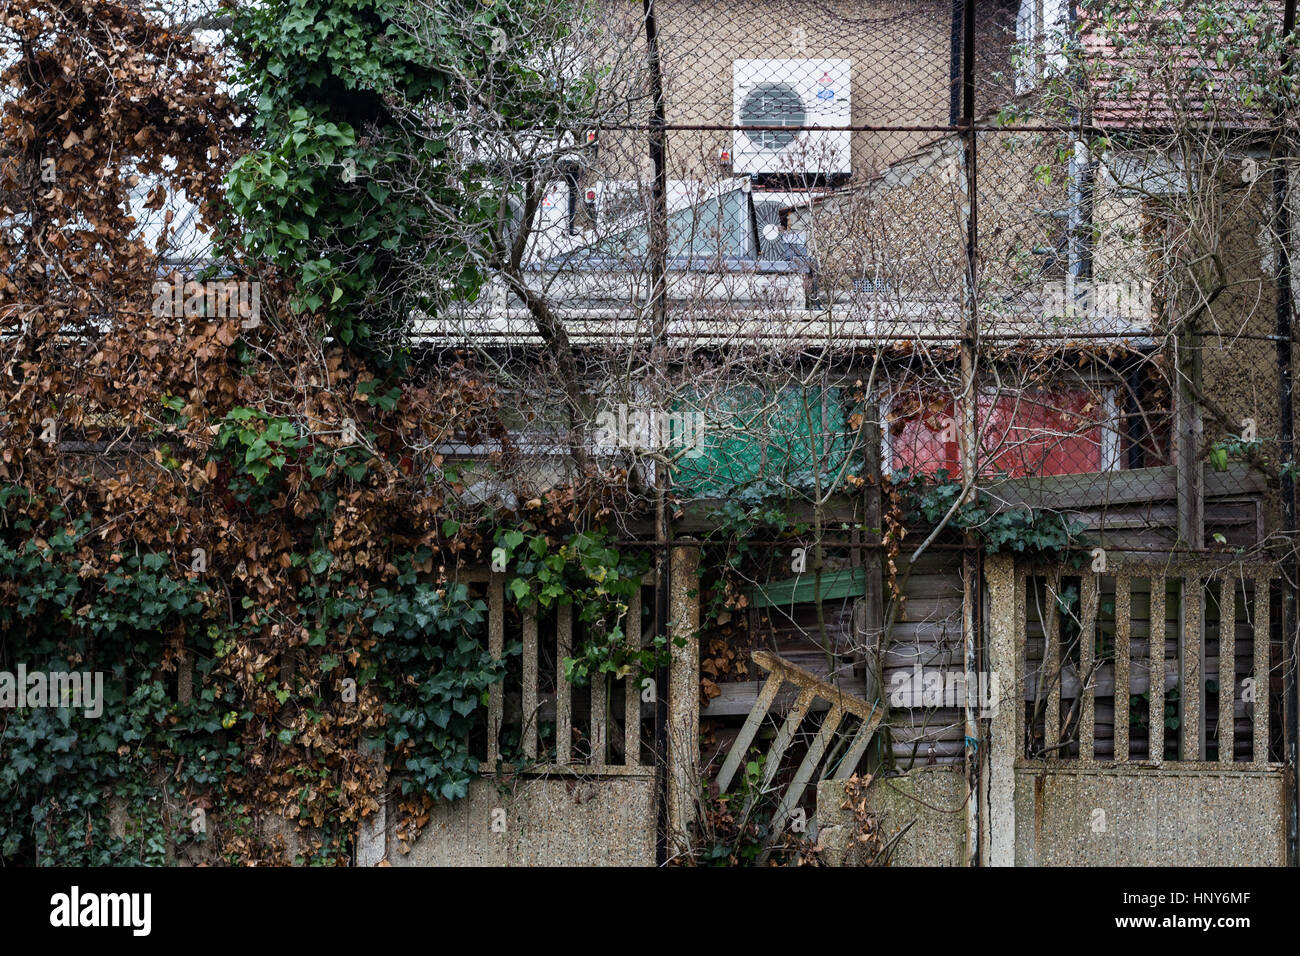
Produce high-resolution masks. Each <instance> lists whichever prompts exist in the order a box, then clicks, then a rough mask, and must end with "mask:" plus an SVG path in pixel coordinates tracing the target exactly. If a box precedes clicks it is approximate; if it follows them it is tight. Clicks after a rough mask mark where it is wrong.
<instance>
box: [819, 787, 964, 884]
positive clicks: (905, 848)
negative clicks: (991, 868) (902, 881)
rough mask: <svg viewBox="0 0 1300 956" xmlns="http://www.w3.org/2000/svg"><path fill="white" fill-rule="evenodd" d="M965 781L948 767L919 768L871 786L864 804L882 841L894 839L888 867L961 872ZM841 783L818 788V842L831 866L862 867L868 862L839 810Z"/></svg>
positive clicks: (848, 818)
mask: <svg viewBox="0 0 1300 956" xmlns="http://www.w3.org/2000/svg"><path fill="white" fill-rule="evenodd" d="M966 792H967V786H966V778H965V777H964V776H962V774H961V773H960V772H958V771H956V770H953V769H952V768H949V767H923V768H917V769H915V770H911V771H909V772H908V773H905V774H903V775H901V776H897V777H881V778H877V779H874V780H872V781H871V784H870V786H868V787H867V791H866V793H865V795H864V796H865V798H866V802H867V809H868V811H870V812H872V813H874V814H876V820H877V823H878V825H879V827H880V835H881V839H882V840H883V841H885V842H888V841H890V840H891V839H893V838H894V837H896V836H897V835H898V834H899V832H900V831H901V830H902V829H903V828H904V827H907V825H908V824H909V823H910V824H911V827H910V828H908V829H907V832H906V833H904V834H903V835H902V836H901V837H899V838H898V842H897V843H896V844H895V845H894V848H893V850H892V852H891V855H890V865H891V866H963V865H964V862H963V861H964V859H965V851H966V813H965V812H964V809H963V808H964V807H965V804H966ZM844 802H845V797H844V782H843V781H841V780H823V781H821V783H820V784H818V786H817V820H818V824H819V828H818V833H817V839H818V842H819V843H820V844H821V845H822V859H823V861H824V862H825V863H827V864H828V865H830V866H863V865H866V864H867V863H869V862H870V860H864V859H862V854H861V852H859V851H856V850H855V849H854V846H853V837H854V831H853V826H852V822H851V821H852V817H851V815H850V813H849V811H847V810H845V809H844V807H843V805H844Z"/></svg>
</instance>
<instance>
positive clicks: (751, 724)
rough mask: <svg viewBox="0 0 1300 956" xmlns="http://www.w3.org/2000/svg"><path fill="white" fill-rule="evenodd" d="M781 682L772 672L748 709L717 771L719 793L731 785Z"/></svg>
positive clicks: (779, 677)
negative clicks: (720, 767) (738, 732)
mask: <svg viewBox="0 0 1300 956" xmlns="http://www.w3.org/2000/svg"><path fill="white" fill-rule="evenodd" d="M781 683H782V678H781V675H780V674H778V673H775V672H773V673H772V674H771V675H770V676H769V677H768V679H767V683H766V684H764V685H763V690H762V692H761V693H760V694H759V695H758V700H757V701H756V702H755V703H754V707H753V709H751V710H750V712H749V716H748V717H747V718H745V724H744V726H743V727H741V728H740V735H739V736H738V737H736V742H735V743H734V744H732V745H731V750H730V751H728V753H727V759H726V760H724V761H723V763H722V769H721V770H719V771H718V778H717V783H718V792H719V793H726V792H727V788H728V787H729V786H731V779H732V777H734V776H735V775H736V770H737V769H738V768H739V767H740V762H741V761H742V760H744V759H745V753H746V752H747V751H748V750H749V745H750V744H751V743H753V742H754V736H755V735H756V734H757V733H758V728H759V727H761V726H762V724H763V718H764V717H766V716H767V710H768V708H769V707H771V706H772V701H773V699H775V697H776V692H777V691H778V690H780V689H781Z"/></svg>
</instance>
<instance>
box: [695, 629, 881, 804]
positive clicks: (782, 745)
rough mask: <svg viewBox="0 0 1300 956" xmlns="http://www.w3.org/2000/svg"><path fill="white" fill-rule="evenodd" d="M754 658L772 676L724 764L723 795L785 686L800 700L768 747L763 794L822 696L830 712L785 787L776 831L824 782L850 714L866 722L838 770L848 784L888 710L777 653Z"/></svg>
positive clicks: (720, 781)
mask: <svg viewBox="0 0 1300 956" xmlns="http://www.w3.org/2000/svg"><path fill="white" fill-rule="evenodd" d="M751 656H752V657H753V660H754V663H756V664H757V665H758V666H759V667H761V668H763V669H764V670H766V671H768V672H769V676H768V678H767V681H766V682H765V683H764V685H763V689H762V691H761V692H760V693H759V696H758V700H757V701H756V702H755V704H754V708H753V709H752V710H751V711H750V712H749V716H748V717H747V718H745V724H744V726H743V727H742V728H741V730H740V735H739V736H738V737H737V738H736V740H735V742H734V743H733V744H732V745H731V750H730V751H729V752H728V754H727V759H726V760H725V761H724V762H723V764H722V769H721V770H719V771H718V777H717V785H718V792H719V793H726V792H727V789H728V788H729V787H730V786H731V782H732V780H733V779H735V776H736V771H737V770H738V769H739V768H740V765H741V763H742V762H743V761H744V760H745V755H746V753H747V752H748V751H749V745H750V744H751V743H753V741H754V738H755V737H756V736H757V734H758V731H759V728H760V727H761V726H762V724H763V721H764V720H765V719H766V717H767V714H768V711H769V709H770V708H771V707H772V703H773V701H775V700H776V695H777V692H778V691H780V689H781V685H782V684H783V683H785V682H786V681H789V682H790V683H792V684H794V685H795V686H796V687H798V688H799V696H798V698H797V699H796V700H795V702H794V705H793V706H792V707H791V708H790V710H789V711H788V712H787V713H786V715H785V720H784V722H783V723H782V724H781V729H780V730H779V731H778V732H777V735H776V739H775V740H773V741H772V746H771V747H769V748H768V751H767V755H766V759H765V761H764V767H763V782H762V788H763V790H764V791H766V790H767V789H768V788H769V787H771V786H772V782H773V780H774V779H775V778H776V775H777V772H778V770H779V769H780V767H781V758H782V757H783V756H784V755H785V752H786V750H787V749H788V748H789V746H790V743H791V741H793V740H794V736H795V733H796V732H797V731H798V730H799V725H800V724H801V723H803V720H804V718H805V717H806V716H807V715H808V712H809V709H810V708H811V707H812V704H813V701H814V700H815V699H817V698H819V697H820V698H821V699H822V700H825V701H826V702H827V703H828V704H830V710H829V711H827V713H826V716H825V717H824V718H823V719H822V723H821V727H820V729H819V730H818V732H817V736H816V738H815V739H814V740H813V742H812V744H811V745H810V746H809V748H808V752H807V753H806V754H805V755H804V758H803V761H802V762H801V763H800V764H799V767H798V769H797V770H796V771H795V773H794V777H793V779H792V780H791V781H790V784H789V785H788V786H787V787H786V789H785V793H784V794H783V795H782V797H781V801H780V803H779V804H778V805H777V808H776V811H775V812H774V813H773V815H772V828H773V830H777V829H779V828H780V827H781V825H782V824H783V823H784V821H785V820H786V819H787V818H788V817H789V816H790V814H791V812H792V811H793V810H794V808H795V807H796V806H798V804H799V800H800V798H801V797H802V796H803V792H804V790H805V789H806V788H807V786H808V784H809V783H810V782H811V781H812V780H813V778H814V775H815V774H817V775H818V777H817V779H820V774H819V771H820V770H821V768H822V763H823V758H825V757H826V756H827V755H828V754H829V753H830V752H831V746H830V745H831V742H832V741H833V740H834V738H835V734H836V731H838V730H839V726H840V724H841V722H842V721H843V720H844V717H845V716H846V715H850V714H851V715H853V716H856V717H858V718H859V719H860V720H861V721H862V723H861V725H860V726H859V727H858V730H857V732H856V733H855V734H854V735H853V738H852V740H851V742H850V743H849V746H848V750H847V751H846V752H845V754H844V756H843V758H842V759H841V760H840V762H839V764H838V766H837V768H836V770H835V773H834V779H836V780H846V779H848V778H849V777H850V776H851V775H852V774H853V771H854V770H855V769H856V768H857V766H858V763H859V762H860V761H861V759H862V756H863V754H865V753H866V750H867V745H868V744H869V743H870V742H871V738H872V736H873V735H874V734H875V732H876V728H877V727H879V726H880V720H881V718H882V717H883V716H884V708H883V707H881V706H880V705H878V704H870V703H868V702H867V701H865V700H862V699H861V698H860V697H854V696H853V695H851V694H846V693H844V692H843V691H841V690H840V689H839V688H837V687H835V686H834V685H832V684H828V683H827V682H826V681H824V680H822V679H821V678H820V677H818V676H817V675H815V674H811V673H809V672H808V671H806V670H804V669H803V668H801V667H796V666H795V665H793V664H790V663H788V662H787V661H783V660H782V659H781V658H779V657H777V656H776V655H775V654H771V653H769V652H767V651H755V652H754V653H753V654H752V655H751Z"/></svg>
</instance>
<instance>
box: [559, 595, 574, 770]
mask: <svg viewBox="0 0 1300 956" xmlns="http://www.w3.org/2000/svg"><path fill="white" fill-rule="evenodd" d="M555 654H556V656H555V661H556V667H555V669H556V675H555V688H556V697H555V760H556V763H559V764H567V763H570V762H571V761H572V760H573V717H572V707H573V689H572V688H571V687H570V685H569V681H568V678H566V677H565V676H564V659H565V658H566V657H572V656H573V605H571V604H561V605H560V607H559V609H558V610H557V612H556V615H555Z"/></svg>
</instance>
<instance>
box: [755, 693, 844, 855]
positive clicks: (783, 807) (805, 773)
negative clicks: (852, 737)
mask: <svg viewBox="0 0 1300 956" xmlns="http://www.w3.org/2000/svg"><path fill="white" fill-rule="evenodd" d="M843 719H844V709H843V708H842V707H840V705H839V704H835V705H834V706H832V707H831V709H830V711H829V713H827V714H826V716H825V718H823V720H822V726H821V729H820V730H819V731H818V732H817V736H816V737H815V738H814V739H813V742H812V745H811V746H810V747H809V748H808V752H807V753H806V754H804V758H803V760H802V761H800V763H799V769H798V770H796V771H795V772H794V778H793V779H792V780H791V781H790V786H788V787H787V788H786V790H785V794H784V795H783V796H782V797H781V802H780V804H778V806H777V808H776V812H775V813H773V814H772V829H773V830H776V829H777V828H779V827H783V826H784V825H785V821H786V818H787V817H788V816H789V815H790V811H791V810H793V809H794V808H795V807H796V806H798V805H799V798H800V797H802V796H803V792H804V790H805V789H806V788H807V786H808V781H809V780H811V779H812V775H813V773H814V771H816V769H817V767H818V766H819V765H820V764H821V761H822V755H823V754H825V753H826V748H827V746H828V745H829V744H830V742H831V740H832V738H833V737H834V736H835V731H836V730H838V729H839V726H840V721H841V720H843Z"/></svg>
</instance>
